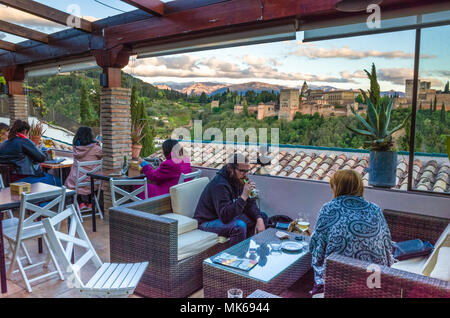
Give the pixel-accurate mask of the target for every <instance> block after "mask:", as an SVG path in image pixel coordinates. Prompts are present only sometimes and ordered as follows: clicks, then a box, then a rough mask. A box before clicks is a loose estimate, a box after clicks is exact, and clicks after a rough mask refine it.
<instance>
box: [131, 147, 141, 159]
mask: <svg viewBox="0 0 450 318" xmlns="http://www.w3.org/2000/svg"><path fill="white" fill-rule="evenodd" d="M141 149H142V145H132V146H131V158H132V159H137V158H139V154H140V153H141Z"/></svg>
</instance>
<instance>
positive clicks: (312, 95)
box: [211, 79, 450, 121]
mask: <svg viewBox="0 0 450 318" xmlns="http://www.w3.org/2000/svg"><path fill="white" fill-rule="evenodd" d="M412 84H413V80H409V79H407V80H406V81H405V97H395V98H394V108H407V107H408V106H411V103H412V91H413V87H412ZM299 93H300V94H299ZM359 94H360V91H356V90H336V91H323V90H319V89H308V84H307V83H306V82H304V83H303V86H302V89H301V91H300V92H299V90H298V89H282V90H280V100H279V102H278V101H277V102H274V101H272V102H269V103H259V104H258V105H248V106H247V109H248V114H249V115H252V114H255V113H256V118H257V119H258V120H261V119H264V118H266V117H274V116H278V119H284V120H287V121H292V120H293V119H294V117H295V114H296V113H301V114H304V115H314V114H315V113H319V115H321V116H324V117H329V116H350V115H352V111H351V107H353V108H354V109H355V110H356V111H357V113H358V114H360V113H365V112H366V108H367V106H366V105H363V104H359V103H357V102H355V98H356V97H357V96H358V95H359ZM417 97H418V103H419V104H420V105H421V107H420V108H421V109H429V108H430V107H432V105H433V103H434V99H435V97H436V103H437V110H440V109H441V107H442V104H444V107H445V109H446V110H447V111H448V110H450V93H443V92H441V91H437V90H435V89H431V82H426V81H420V80H419V90H418V96H417ZM214 107H219V102H218V101H213V102H212V103H211V108H214ZM243 111H244V105H241V104H236V105H234V113H235V114H241V113H243Z"/></svg>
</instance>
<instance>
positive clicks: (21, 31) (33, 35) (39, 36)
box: [0, 20, 48, 43]
mask: <svg viewBox="0 0 450 318" xmlns="http://www.w3.org/2000/svg"><path fill="white" fill-rule="evenodd" d="M0 31H3V32H6V33H9V34H14V35H17V36H20V37H23V38H26V39H30V40H34V41H38V42H42V43H48V34H45V33H42V32H39V31H35V30H33V29H29V28H25V27H23V26H21V25H17V24H13V23H9V22H6V21H1V20H0Z"/></svg>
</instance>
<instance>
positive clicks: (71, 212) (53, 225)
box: [42, 205, 148, 297]
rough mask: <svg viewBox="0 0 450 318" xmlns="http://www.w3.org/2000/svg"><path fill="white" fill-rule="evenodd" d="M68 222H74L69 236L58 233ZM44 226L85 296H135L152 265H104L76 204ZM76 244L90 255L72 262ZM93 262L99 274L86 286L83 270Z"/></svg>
mask: <svg viewBox="0 0 450 318" xmlns="http://www.w3.org/2000/svg"><path fill="white" fill-rule="evenodd" d="M66 219H68V220H70V222H69V223H70V227H69V232H68V234H66V233H62V232H59V231H58V228H59V226H58V225H59V224H60V223H61V222H62V221H64V220H66ZM42 223H43V224H44V228H45V230H46V232H47V235H48V238H49V241H50V245H51V246H52V248H53V250H54V251H55V254H56V256H57V257H58V259H59V261H60V262H61V264H62V265H63V266H64V268H66V271H67V272H68V274H69V275H70V276H68V279H70V281H69V282H68V283H69V284H70V285H71V287H73V288H77V289H78V291H79V292H80V295H81V296H85V297H127V296H129V295H131V294H133V292H134V289H135V288H136V286H137V284H138V283H139V281H140V279H141V277H142V275H143V274H144V271H145V270H146V268H147V266H148V262H142V263H129V264H117V263H114V264H110V263H102V261H101V260H100V258H99V257H98V255H97V253H96V252H95V249H94V247H93V246H92V244H91V241H90V240H89V237H88V236H87V234H86V231H85V230H84V228H83V225H82V224H81V222H80V219H79V218H78V217H77V212H76V211H75V208H74V207H73V205H71V206H70V207H69V208H68V209H66V210H65V211H63V212H62V213H59V214H58V215H56V216H55V217H53V218H47V219H45V220H43V221H42ZM77 236H78V237H77ZM63 244H64V245H65V247H64V246H63ZM74 245H76V246H77V247H78V248H82V249H85V250H86V252H85V253H84V254H83V255H82V256H81V257H80V258H79V259H78V261H76V262H74V263H72V262H71V260H70V258H71V255H72V251H73V249H74ZM77 254H78V253H77ZM89 260H91V261H92V262H93V263H94V265H95V267H96V268H97V272H96V273H95V274H94V275H93V276H92V277H91V279H90V280H89V281H88V282H87V283H86V284H85V283H83V281H82V279H81V269H82V268H83V266H85V265H86V264H87V263H88V262H89Z"/></svg>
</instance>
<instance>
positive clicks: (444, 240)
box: [422, 224, 450, 276]
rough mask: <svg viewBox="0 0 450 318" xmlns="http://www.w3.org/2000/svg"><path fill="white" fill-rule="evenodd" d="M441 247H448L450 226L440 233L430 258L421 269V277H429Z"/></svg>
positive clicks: (449, 244)
mask: <svg viewBox="0 0 450 318" xmlns="http://www.w3.org/2000/svg"><path fill="white" fill-rule="evenodd" d="M443 246H445V247H450V224H448V225H447V227H446V228H445V230H444V232H442V234H441V236H440V237H439V239H438V240H437V241H436V244H435V245H434V250H433V253H431V255H430V257H428V260H427V262H426V263H425V264H424V266H423V268H422V274H423V275H425V276H430V275H431V272H432V271H433V269H434V266H435V265H436V261H437V258H438V253H439V249H441V248H442V247H443Z"/></svg>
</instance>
